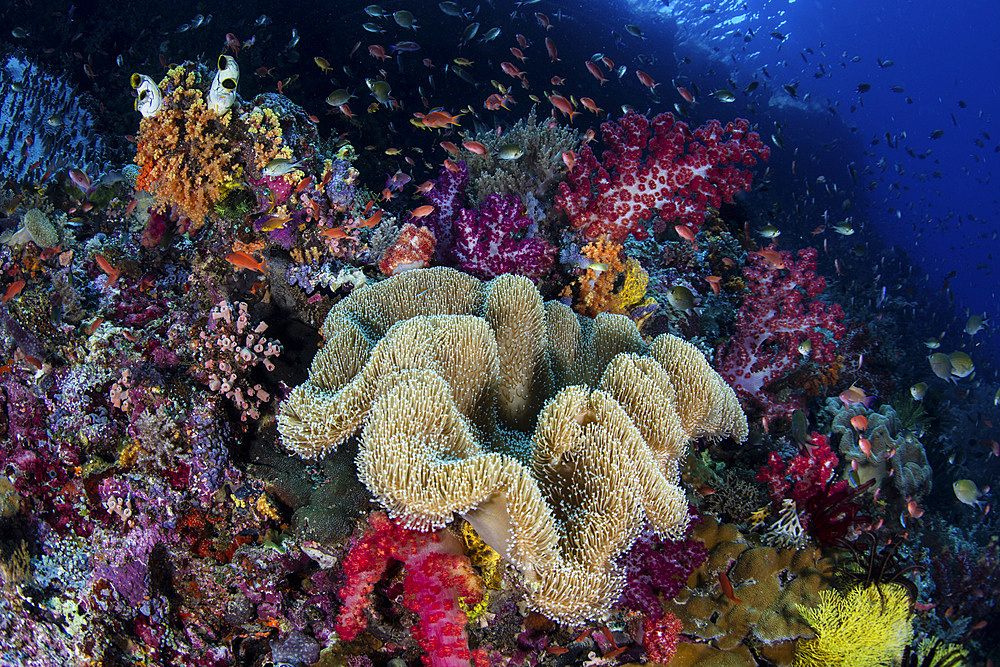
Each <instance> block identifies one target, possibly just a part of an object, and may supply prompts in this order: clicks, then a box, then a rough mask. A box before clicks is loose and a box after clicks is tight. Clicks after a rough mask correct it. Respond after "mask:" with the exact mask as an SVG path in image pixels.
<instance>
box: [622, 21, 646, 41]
mask: <svg viewBox="0 0 1000 667" xmlns="http://www.w3.org/2000/svg"><path fill="white" fill-rule="evenodd" d="M625 32H627V33H628V34H630V35H632V36H633V37H638V38H639V39H646V35H644V34H643V32H642V28H640V27H639V26H637V25H633V24H631V23H629V24H627V25H626V26H625Z"/></svg>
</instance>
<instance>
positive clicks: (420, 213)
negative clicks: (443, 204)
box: [410, 204, 436, 220]
mask: <svg viewBox="0 0 1000 667" xmlns="http://www.w3.org/2000/svg"><path fill="white" fill-rule="evenodd" d="M435 210H436V209H435V207H434V206H433V205H431V204H424V205H423V206H418V207H417V208H415V209H413V210H412V211H410V217H411V218H413V219H415V220H419V219H420V218H426V217H427V216H428V215H430V214H431V213H433V212H434V211H435Z"/></svg>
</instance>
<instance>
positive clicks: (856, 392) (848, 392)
mask: <svg viewBox="0 0 1000 667" xmlns="http://www.w3.org/2000/svg"><path fill="white" fill-rule="evenodd" d="M839 398H840V400H841V401H843V402H844V405H851V404H853V403H861V404H862V405H864V406H865V407H866V408H871V404H872V401H874V400H875V397H874V396H867V395H865V392H864V390H862V389H859V388H858V387H856V386H854V385H853V384H852V385H851V386H850V387H848V388H847V389H845V390H844V391H842V392H840V396H839Z"/></svg>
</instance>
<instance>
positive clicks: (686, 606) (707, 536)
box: [664, 517, 832, 665]
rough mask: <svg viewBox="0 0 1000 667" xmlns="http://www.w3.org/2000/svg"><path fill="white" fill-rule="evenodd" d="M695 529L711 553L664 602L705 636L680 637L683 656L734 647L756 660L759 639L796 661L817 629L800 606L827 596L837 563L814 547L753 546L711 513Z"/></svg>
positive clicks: (688, 629) (687, 630) (777, 655)
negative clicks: (801, 642)
mask: <svg viewBox="0 0 1000 667" xmlns="http://www.w3.org/2000/svg"><path fill="white" fill-rule="evenodd" d="M692 537H693V539H697V540H701V541H702V542H704V543H705V547H706V548H707V550H708V559H707V561H706V562H705V564H703V565H701V566H700V567H698V568H697V569H696V570H695V571H694V573H693V574H692V575H691V577H690V578H689V580H688V587H687V588H686V589H685V590H683V591H681V592H680V593H679V594H678V595H677V596H676V597H674V598H673V600H670V601H666V603H665V605H664V608H665V609H666V610H667V611H669V612H671V613H673V614H674V615H676V616H677V617H678V618H680V619H681V621H683V623H684V631H683V633H684V634H685V635H691V636H693V637H697V638H699V639H700V640H701V642H704V643H699V644H696V645H692V646H686V645H685V644H681V645H680V646H679V647H678V659H680V656H681V655H682V653H683V654H684V655H687V656H691V655H692V654H693V655H699V656H701V657H702V658H703V659H708V656H714V658H713V659H721V657H722V654H723V653H725V652H731V653H732V654H733V657H734V658H736V657H739V656H743V657H742V658H740V659H742V660H744V662H742V663H741V664H751V663H750V662H749V660H750V654H749V651H748V648H749V646H751V645H752V646H754V647H755V648H758V650H760V651H761V653H762V654H764V655H765V656H766V657H767V658H768V659H769V660H771V661H772V662H774V663H776V664H779V665H788V664H791V652H792V650H793V648H794V644H795V640H796V639H798V638H800V637H811V636H813V631H812V630H811V629H810V627H809V626H808V625H807V624H806V623H805V622H804V620H803V619H802V618H801V617H800V613H799V611H798V609H799V607H800V606H811V605H813V604H816V603H818V602H819V601H820V599H821V598H820V596H819V593H820V592H821V591H822V590H824V589H826V588H827V586H829V582H830V579H831V574H830V570H831V567H832V563H831V562H830V561H828V560H826V559H824V558H822V556H821V554H820V552H819V550H818V549H814V548H806V549H775V548H772V547H763V546H754V545H753V544H752V543H751V542H749V541H748V540H747V538H746V537H744V536H743V535H742V534H741V533H740V532H739V531H738V530H736V529H735V528H734V527H733V526H730V525H728V524H720V523H719V522H718V521H716V520H715V519H713V518H710V517H705V518H704V520H703V523H701V524H699V525H695V527H694V531H693V536H692ZM725 582H730V584H729V585H730V586H731V590H730V591H729V592H728V593H727V592H726V585H725Z"/></svg>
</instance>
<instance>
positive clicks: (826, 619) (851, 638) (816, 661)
mask: <svg viewBox="0 0 1000 667" xmlns="http://www.w3.org/2000/svg"><path fill="white" fill-rule="evenodd" d="M819 595H820V603H819V605H817V606H815V607H801V606H800V607H799V613H800V615H801V616H802V618H803V619H804V620H805V621H806V623H808V624H809V625H810V627H812V628H813V630H814V631H815V632H816V637H815V638H813V639H802V640H800V641H799V643H798V647H797V648H796V650H795V667H876V666H877V665H894V664H897V663H898V661H899V659H900V658H901V657H902V656H903V651H904V649H905V648H906V646H907V645H908V644H909V643H910V640H911V639H912V637H913V628H912V627H911V626H910V596H909V593H908V592H907V590H906V588H904V587H903V586H900V585H898V584H888V585H881V586H876V585H872V586H864V587H863V586H855V587H854V588H851V589H850V590H848V591H847V592H846V593H841V592H840V591H837V590H833V589H828V590H825V591H820V594H819Z"/></svg>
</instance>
